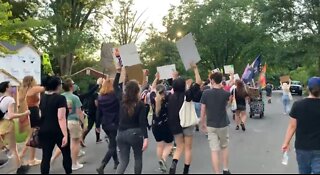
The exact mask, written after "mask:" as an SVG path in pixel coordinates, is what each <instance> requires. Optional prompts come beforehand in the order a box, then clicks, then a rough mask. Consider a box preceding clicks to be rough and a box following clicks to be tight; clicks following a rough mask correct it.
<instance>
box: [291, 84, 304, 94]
mask: <svg viewBox="0 0 320 175" xmlns="http://www.w3.org/2000/svg"><path fill="white" fill-rule="evenodd" d="M290 92H291V93H292V94H298V95H300V96H302V94H303V85H302V83H301V82H300V81H292V82H291V86H290Z"/></svg>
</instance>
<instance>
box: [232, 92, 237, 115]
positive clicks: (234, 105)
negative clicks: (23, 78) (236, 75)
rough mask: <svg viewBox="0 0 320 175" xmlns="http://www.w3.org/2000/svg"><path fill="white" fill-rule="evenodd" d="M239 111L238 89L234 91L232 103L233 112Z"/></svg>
mask: <svg viewBox="0 0 320 175" xmlns="http://www.w3.org/2000/svg"><path fill="white" fill-rule="evenodd" d="M237 109H238V106H237V100H236V89H234V90H233V98H232V102H231V110H232V111H236V110H237Z"/></svg>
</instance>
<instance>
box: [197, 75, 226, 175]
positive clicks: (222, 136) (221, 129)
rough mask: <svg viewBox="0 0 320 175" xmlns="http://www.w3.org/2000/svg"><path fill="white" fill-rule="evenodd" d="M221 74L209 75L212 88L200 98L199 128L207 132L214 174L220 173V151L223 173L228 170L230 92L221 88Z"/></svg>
mask: <svg viewBox="0 0 320 175" xmlns="http://www.w3.org/2000/svg"><path fill="white" fill-rule="evenodd" d="M221 81H222V74H221V73H219V72H216V73H213V74H212V75H211V84H212V89H210V90H206V91H205V92H204V93H203V95H202V99H201V103H202V107H201V122H200V123H201V128H202V130H203V131H204V132H205V133H208V140H209V145H210V148H211V159H212V167H213V170H214V172H215V173H216V174H220V173H221V171H220V156H219V155H220V153H221V154H222V162H223V174H230V171H229V150H228V145H229V130H228V125H229V124H230V121H229V118H228V114H227V110H226V108H227V105H228V102H229V101H230V102H231V100H232V98H230V93H229V92H226V91H225V90H223V89H222V86H221Z"/></svg>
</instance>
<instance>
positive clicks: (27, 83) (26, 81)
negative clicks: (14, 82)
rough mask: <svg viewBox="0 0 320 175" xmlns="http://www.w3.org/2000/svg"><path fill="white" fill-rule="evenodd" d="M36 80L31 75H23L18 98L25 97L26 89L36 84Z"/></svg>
mask: <svg viewBox="0 0 320 175" xmlns="http://www.w3.org/2000/svg"><path fill="white" fill-rule="evenodd" d="M36 85H37V82H36V80H35V79H34V78H33V76H25V77H24V78H23V81H22V85H21V87H20V89H19V94H20V97H21V98H20V99H23V98H26V96H27V93H28V90H29V89H31V88H32V87H34V86H36Z"/></svg>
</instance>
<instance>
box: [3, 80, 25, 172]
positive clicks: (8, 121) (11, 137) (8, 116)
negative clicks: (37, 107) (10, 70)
mask: <svg viewBox="0 0 320 175" xmlns="http://www.w3.org/2000/svg"><path fill="white" fill-rule="evenodd" d="M10 92H11V86H10V82H8V81H7V82H2V83H0V110H1V111H2V113H4V117H3V118H2V119H0V135H1V136H2V137H3V138H4V139H5V140H6V141H7V142H8V143H9V149H10V151H11V152H12V154H13V156H14V158H15V165H16V169H17V174H26V172H27V170H28V167H27V166H23V165H22V163H21V160H20V158H19V155H18V150H17V144H16V138H15V128H14V121H13V120H14V119H16V118H19V117H23V116H26V115H30V111H29V110H27V111H25V112H24V113H20V114H17V113H15V112H14V106H15V103H16V102H15V100H14V98H12V97H11V96H10Z"/></svg>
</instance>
